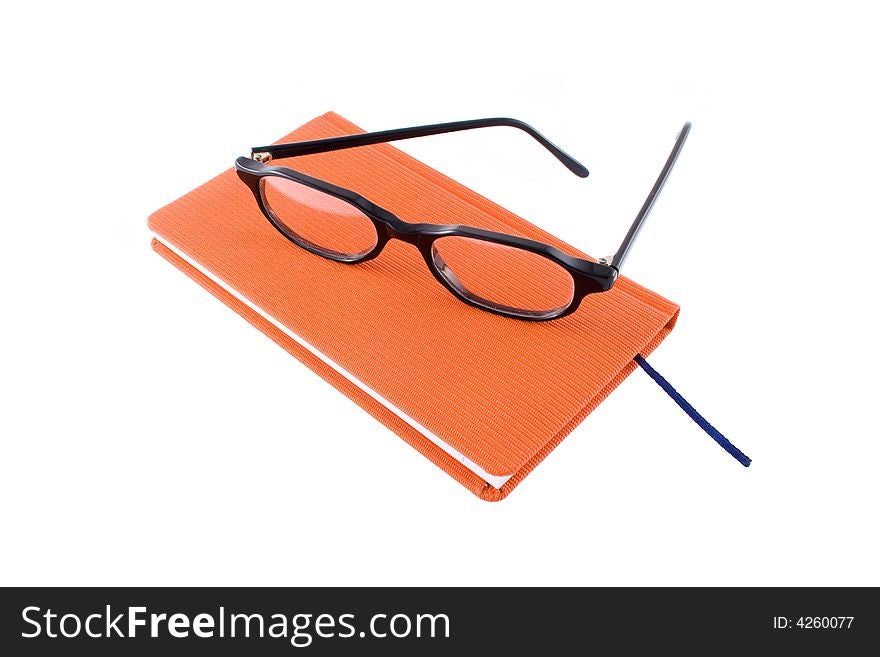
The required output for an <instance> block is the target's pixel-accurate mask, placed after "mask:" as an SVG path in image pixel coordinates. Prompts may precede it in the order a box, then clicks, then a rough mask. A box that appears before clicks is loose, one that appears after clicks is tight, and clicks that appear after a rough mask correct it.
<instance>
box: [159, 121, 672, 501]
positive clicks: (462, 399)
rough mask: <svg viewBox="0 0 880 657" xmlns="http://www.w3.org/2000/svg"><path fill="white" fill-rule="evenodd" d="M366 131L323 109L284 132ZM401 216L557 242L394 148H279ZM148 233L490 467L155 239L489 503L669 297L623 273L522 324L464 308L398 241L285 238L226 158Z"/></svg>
mask: <svg viewBox="0 0 880 657" xmlns="http://www.w3.org/2000/svg"><path fill="white" fill-rule="evenodd" d="M353 132H361V130H360V129H359V128H357V127H356V126H355V125H353V124H352V123H350V122H348V121H347V120H345V119H343V118H342V117H340V116H338V115H336V114H334V113H328V114H325V115H323V116H321V117H318V118H316V119H314V120H313V121H310V122H309V123H307V124H306V125H304V126H302V127H301V128H299V129H298V130H296V131H294V132H293V133H291V134H290V135H288V136H286V137H284V138H283V139H282V140H281V141H297V140H305V139H318V138H321V137H329V136H334V135H343V134H350V133H353ZM279 163H280V164H283V165H286V166H290V167H292V168H295V169H297V170H299V171H302V172H304V173H307V174H309V175H312V176H315V177H318V178H322V179H324V180H328V181H330V182H332V183H335V184H337V185H340V186H342V187H346V188H349V189H352V190H355V191H357V192H358V193H360V194H361V195H363V196H365V197H367V198H368V199H370V200H371V201H373V202H375V203H377V204H379V205H381V206H383V207H385V208H387V209H388V210H390V211H391V212H394V213H395V214H397V215H398V216H399V217H401V218H402V219H404V220H405V221H413V222H433V223H446V224H467V225H470V226H477V227H481V228H487V229H492V230H498V231H502V232H507V233H511V234H515V235H521V236H524V237H529V238H532V239H536V240H541V241H544V242H547V243H549V244H552V245H554V246H556V247H558V248H560V249H562V250H563V251H565V252H567V253H571V254H573V255H578V256H581V257H585V256H584V254H583V253H581V252H580V251H578V250H577V249H574V248H572V247H570V246H569V245H567V244H565V243H564V242H561V241H560V240H558V239H556V238H555V237H553V236H552V235H550V234H548V233H546V232H544V231H543V230H541V229H540V228H538V227H536V226H534V225H532V224H531V223H529V222H527V221H525V220H524V219H521V218H520V217H517V216H516V215H514V214H512V213H511V212H508V211H507V210H505V209H504V208H501V207H499V206H497V205H495V204H494V203H492V202H491V201H489V200H487V199H485V198H483V197H482V196H480V195H478V194H476V193H475V192H473V191H471V190H469V189H467V188H466V187H464V186H462V185H460V184H459V183H457V182H455V181H453V180H451V179H449V178H447V177H446V176H444V175H442V174H440V173H438V172H437V171H435V170H433V169H431V168H430V167H428V166H427V165H425V164H422V163H421V162H419V161H418V160H415V159H414V158H412V157H410V156H408V155H406V154H404V153H402V152H401V151H399V150H397V149H396V148H394V147H393V146H391V145H388V144H381V145H376V146H369V147H364V148H357V149H351V150H346V151H337V152H332V153H326V154H320V155H309V156H305V157H298V158H292V159H289V160H283V161H281V162H279ZM149 225H150V228H151V230H152V231H153V232H154V233H156V235H158V236H159V237H160V239H161V240H162V241H164V242H167V243H169V244H171V245H173V246H174V247H175V248H177V249H179V250H180V251H182V252H184V253H186V254H187V255H188V256H189V257H190V258H192V259H194V260H195V261H197V262H199V263H200V264H201V265H202V266H203V267H204V268H205V269H207V270H208V271H210V272H211V273H212V274H213V275H215V276H217V277H218V278H220V279H222V280H223V281H225V282H226V283H227V284H228V285H229V286H230V287H231V288H233V289H235V290H236V291H237V292H238V293H239V294H241V295H242V296H244V297H246V298H247V299H249V300H250V301H251V302H252V303H254V304H255V305H257V306H258V307H260V308H261V309H262V310H264V311H265V312H267V313H268V314H269V315H270V316H272V317H274V318H275V319H276V320H278V321H279V322H280V323H281V324H283V325H285V326H287V327H288V328H289V329H291V330H292V331H293V332H294V333H296V334H297V335H299V336H301V337H302V338H303V339H304V340H306V341H307V342H308V343H309V344H311V345H312V346H313V347H315V348H316V349H318V350H319V351H320V352H322V353H323V354H325V355H326V356H328V357H329V358H330V359H331V360H333V361H334V362H336V363H337V364H339V365H340V366H341V367H342V368H344V369H345V370H346V371H347V372H349V373H350V374H351V375H353V376H355V377H356V378H357V379H359V380H360V381H362V382H364V383H365V384H367V385H368V386H369V387H370V388H372V389H373V390H375V391H376V392H377V393H378V394H379V395H381V396H382V397H384V398H385V399H388V400H389V401H390V402H392V403H393V404H394V405H396V406H397V407H398V408H399V409H401V410H402V411H404V412H405V413H406V414H407V415H409V416H410V417H412V418H414V419H415V420H417V421H418V422H419V423H420V424H422V425H423V426H424V427H426V428H427V429H428V430H430V431H432V432H433V433H435V434H436V435H437V436H439V437H441V438H442V439H443V440H445V441H446V442H447V443H448V444H450V445H452V446H454V447H455V448H456V449H457V450H458V451H460V452H461V453H462V454H464V455H465V456H467V457H468V458H469V459H471V460H472V461H474V462H475V463H477V464H478V465H479V466H480V467H482V468H483V469H484V470H485V471H486V472H489V473H490V474H493V475H501V476H504V475H511V474H512V475H513V476H512V477H511V479H510V480H509V481H508V482H507V483H506V484H505V485H504V486H503V487H502V488H500V489H496V488H494V487H493V486H491V485H489V484H488V483H486V482H485V481H483V480H482V478H480V477H478V476H477V475H475V474H474V473H473V472H471V471H470V470H469V469H467V468H466V467H464V466H463V465H461V464H460V463H459V462H458V461H456V460H455V459H454V458H453V457H451V456H449V455H448V454H446V453H445V452H444V451H443V450H441V449H440V448H439V447H437V446H435V445H434V443H433V442H431V441H430V440H428V439H427V438H425V437H424V436H423V435H421V434H420V433H419V432H418V431H416V430H415V429H413V428H412V427H411V426H410V425H409V424H407V423H406V422H404V421H403V420H401V419H400V418H399V417H398V416H397V415H395V414H394V413H392V412H391V411H389V410H388V409H386V408H385V407H384V406H383V405H382V404H380V403H379V402H378V401H376V400H375V399H373V398H372V397H370V396H369V395H367V394H366V393H364V392H363V391H361V390H360V389H358V387H357V386H355V385H354V384H352V383H350V382H349V381H348V380H346V379H345V377H343V376H341V375H340V374H338V373H337V372H335V371H333V369H332V368H330V367H328V366H327V365H326V364H324V363H323V362H321V360H320V359H318V358H317V357H315V356H314V355H312V354H311V353H309V352H308V351H307V350H306V349H304V348H303V347H301V346H300V345H298V344H297V343H296V342H295V341H294V340H291V339H290V338H289V337H288V336H287V335H285V334H284V333H283V332H282V331H280V330H278V329H277V327H275V326H273V325H272V324H271V323H269V322H267V321H266V320H265V319H263V318H262V317H260V316H259V315H258V314H257V313H254V312H253V311H252V310H251V309H250V308H248V307H247V306H246V305H244V304H242V303H241V302H240V301H238V300H237V299H236V298H235V297H234V296H232V295H230V294H228V293H227V292H226V291H225V290H223V289H222V288H221V287H220V286H218V285H216V284H215V283H214V282H213V281H211V280H210V279H209V278H207V277H206V276H204V275H203V274H201V273H200V272H198V271H197V270H196V269H195V268H193V267H192V266H190V265H189V264H188V263H187V262H185V261H184V260H182V259H181V258H179V257H178V256H177V255H176V254H175V253H173V252H172V251H170V250H169V249H167V248H165V247H164V246H163V244H162V243H161V242H157V241H155V240H154V242H153V248H154V249H156V251H158V252H159V253H160V254H161V255H163V256H164V257H166V258H167V259H168V260H170V261H171V262H172V263H173V264H175V265H176V266H177V267H179V268H180V269H182V270H183V271H184V272H186V273H187V274H188V275H189V276H191V277H192V278H193V279H195V280H196V281H198V282H199V283H200V284H201V285H203V286H204V287H205V288H207V289H208V290H209V291H211V292H212V293H213V294H214V295H216V296H217V297H218V298H220V299H221V300H222V301H224V302H225V303H226V304H228V305H229V306H230V307H232V308H233V309H234V310H235V311H236V312H238V313H239V314H241V315H242V316H243V317H245V319H247V320H248V321H250V322H251V323H252V324H254V325H255V326H256V327H257V328H259V329H260V330H262V331H263V332H264V333H266V334H267V335H268V336H269V337H271V338H272V339H273V340H275V341H276V342H278V343H279V344H280V345H281V346H282V347H284V348H285V349H286V350H287V351H288V352H290V353H291V354H293V355H294V356H296V357H297V358H299V359H300V360H301V361H303V362H304V363H305V364H306V365H308V366H309V367H310V368H312V369H313V370H314V371H315V372H317V373H318V374H320V375H321V376H322V377H324V378H325V379H326V380H327V381H328V382H330V383H331V384H333V385H334V386H335V387H336V388H338V389H339V390H340V391H342V392H344V393H345V394H346V395H348V396H349V397H350V398H351V399H353V400H354V401H355V402H357V403H358V404H359V405H360V406H362V407H363V408H364V409H365V410H367V411H368V412H370V413H371V414H372V415H374V416H375V417H376V418H377V419H379V420H380V421H382V422H383V423H384V424H385V425H386V426H388V427H389V428H390V429H392V430H393V431H395V432H396V433H397V434H398V435H400V436H401V437H402V438H403V439H404V440H406V441H407V442H409V443H410V444H411V445H413V446H414V447H415V448H416V449H418V450H419V451H420V452H422V453H423V454H424V455H425V456H427V457H428V458H430V459H431V460H433V461H434V462H435V463H436V464H437V465H439V466H440V467H441V468H443V469H444V470H445V471H446V472H448V473H449V474H450V475H452V476H453V477H455V478H456V479H457V480H458V481H459V482H461V483H462V484H464V485H465V486H467V487H468V488H469V489H470V490H471V491H472V492H474V493H475V494H477V495H479V496H480V497H481V498H482V499H485V500H499V499H502V498H503V497H505V496H506V495H507V494H508V493H510V491H511V490H512V489H513V488H514V487H516V485H517V484H518V483H519V482H520V481H522V479H523V477H525V476H526V475H527V474H528V473H529V472H530V471H531V470H532V468H534V467H535V465H537V464H538V463H539V462H540V461H541V460H542V459H543V458H544V457H545V456H547V454H548V453H549V452H550V451H551V450H552V449H553V448H554V447H555V446H556V445H557V444H559V442H560V441H561V440H562V439H563V438H564V437H565V436H566V435H568V433H569V432H570V431H571V430H572V429H573V428H574V427H575V426H577V425H578V424H579V423H580V422H581V421H582V420H583V419H584V417H586V416H587V414H589V413H590V411H592V410H593V409H594V408H595V407H596V406H597V405H598V404H599V403H600V402H601V401H602V400H603V399H604V398H605V397H606V396H607V395H608V394H609V393H610V392H611V391H612V390H613V389H614V388H615V387H616V386H617V385H618V384H619V383H620V382H621V381H622V380H623V379H624V378H626V376H627V375H628V374H629V373H630V372H631V371H632V370H633V368H634V367H635V363H634V361H633V356H634V355H635V354H636V353H641V354H643V355H647V354H648V353H649V352H651V351H652V350H653V349H654V348H655V347H656V346H657V345H658V344H659V343H660V341H661V340H663V338H664V337H666V335H667V334H668V333H669V331H670V330H671V329H672V327H673V325H674V324H675V320H676V318H677V316H678V306H677V305H675V304H674V303H672V302H670V301H668V300H666V299H664V298H663V297H660V296H659V295H657V294H655V293H653V292H651V291H650V290H647V289H645V288H644V287H641V286H640V285H637V284H636V283H633V282H632V281H630V280H629V279H626V278H623V277H621V278H619V279H618V281H617V283H616V285H615V287H614V288H613V289H612V290H611V291H610V292H606V293H603V294H596V295H591V296H589V297H587V298H586V299H585V300H584V302H583V304H582V305H581V307H580V309H579V310H578V311H577V312H576V313H574V314H573V315H571V316H569V317H566V318H563V319H560V320H556V321H550V322H543V323H541V322H538V323H535V322H524V321H518V320H513V319H509V318H505V317H500V316H497V315H493V314H491V313H487V312H484V311H481V310H478V309H475V308H472V307H470V306H468V305H466V304H464V303H462V302H461V301H459V300H458V299H456V298H455V297H453V296H452V295H451V294H450V293H449V292H448V291H447V290H445V289H444V288H443V287H442V286H441V285H440V284H439V283H438V282H437V281H436V280H434V278H433V277H432V276H431V274H430V273H429V272H428V270H427V267H426V266H425V262H424V261H423V260H422V258H421V256H420V255H419V253H418V251H416V250H415V248H414V247H411V246H410V245H407V244H403V243H401V242H398V241H392V242H391V243H389V244H388V246H387V247H386V248H385V250H384V251H383V252H382V254H381V255H380V256H379V257H378V258H376V259H375V260H372V261H370V262H367V263H364V264H359V265H345V264H340V263H336V262H332V261H330V260H326V259H324V258H321V257H319V256H316V255H314V254H311V253H309V252H307V251H305V250H304V249H301V248H299V247H298V246H296V245H294V244H292V243H290V242H289V241H287V240H286V239H284V237H282V236H281V235H280V234H279V233H278V232H277V231H276V230H275V229H274V228H273V227H272V226H271V225H270V224H269V222H268V221H267V220H266V219H265V218H264V217H263V215H262V214H261V212H260V210H259V208H258V207H257V205H256V203H255V201H254V198H253V196H252V194H251V193H250V191H249V190H248V189H247V188H246V187H245V185H244V184H243V183H241V181H239V179H238V177H237V176H236V175H235V172H234V171H233V170H232V169H230V170H228V171H226V172H224V173H222V174H221V175H219V176H218V177H216V178H214V179H213V180H211V181H209V182H207V183H205V184H204V185H202V186H201V187H199V188H197V189H195V190H193V191H192V192H190V193H189V194H187V195H185V196H183V197H182V198H180V199H178V200H177V201H174V202H173V203H171V204H170V205H168V206H166V207H164V208H162V209H161V210H159V211H158V212H156V213H155V214H153V215H152V216H151V217H150V220H149Z"/></svg>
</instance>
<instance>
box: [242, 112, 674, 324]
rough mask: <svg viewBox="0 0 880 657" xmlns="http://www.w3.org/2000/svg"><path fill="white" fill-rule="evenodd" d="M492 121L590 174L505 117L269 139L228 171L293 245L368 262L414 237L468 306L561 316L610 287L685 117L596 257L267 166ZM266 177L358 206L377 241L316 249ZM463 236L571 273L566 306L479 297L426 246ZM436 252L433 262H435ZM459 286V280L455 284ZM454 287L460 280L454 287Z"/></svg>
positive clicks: (515, 314) (535, 317) (541, 317)
mask: <svg viewBox="0 0 880 657" xmlns="http://www.w3.org/2000/svg"><path fill="white" fill-rule="evenodd" d="M491 126H509V127H515V128H519V129H521V130H524V131H525V132H527V133H528V134H530V135H531V136H532V137H533V138H535V139H536V140H537V141H538V142H539V143H541V145H543V146H544V147H545V148H546V149H547V150H549V151H550V152H551V153H552V154H553V155H554V156H555V157H556V158H557V159H558V160H559V161H560V162H562V163H563V164H564V165H565V166H566V167H567V168H568V169H569V170H570V171H572V173H574V174H575V175H577V176H579V177H582V178H585V177H587V176H588V175H589V172H588V171H587V169H586V167H584V166H583V165H582V164H580V163H579V162H578V161H577V160H575V159H574V158H572V157H571V156H570V155H568V154H567V153H565V152H564V151H562V150H561V149H559V148H558V147H557V146H555V145H554V144H553V143H552V142H550V141H549V140H548V139H546V138H545V137H544V136H543V135H541V134H540V133H539V132H538V131H537V130H535V129H534V128H532V127H531V126H529V125H528V124H526V123H523V122H522V121H518V120H516V119H508V118H492V119H477V120H473V121H457V122H453V123H441V124H434V125H426V126H417V127H413V128H401V129H398V130H385V131H381V132H372V133H362V134H356V135H346V136H342V137H331V138H327V139H317V140H312V141H304V142H295V143H290V144H273V145H270V146H260V147H254V148H253V149H252V151H251V157H239V158H238V159H236V161H235V170H236V172H237V174H238V176H239V178H240V179H241V180H242V181H243V182H244V183H245V184H246V185H247V186H248V188H249V189H250V190H251V191H252V192H253V194H254V198H255V199H256V201H257V205H258V206H259V207H260V210H261V211H262V213H263V215H265V217H266V219H268V221H269V223H271V224H272V226H274V227H275V229H276V230H278V232H280V233H281V234H282V235H283V236H284V237H285V238H287V239H288V240H290V241H291V242H293V243H294V244H296V245H298V246H300V247H302V248H304V249H306V250H307V251H310V252H312V253H314V254H316V255H319V256H322V257H324V258H328V259H330V260H334V261H336V262H341V263H344V264H358V263H362V262H367V261H368V260H372V259H373V258H375V257H377V256H378V255H379V254H380V253H381V252H382V249H383V248H384V247H385V245H386V244H387V243H388V242H389V241H390V240H392V239H398V240H401V241H403V242H406V243H409V244H413V245H414V246H416V248H418V250H419V252H420V253H421V254H422V257H423V258H424V260H425V263H426V264H427V266H428V269H429V270H430V271H431V274H432V275H433V276H434V278H435V279H437V281H438V282H439V283H440V284H441V285H443V287H445V288H446V289H447V290H449V292H451V293H452V294H453V295H455V296H456V297H457V298H458V299H460V300H461V301H463V302H464V303H467V304H469V305H471V306H475V307H477V308H480V309H481V310H486V311H488V312H492V313H496V314H499V315H504V316H506V317H512V318H515V319H523V320H531V321H547V320H552V319H560V318H562V317H565V316H567V315H570V314H572V313H573V312H575V311H576V310H577V309H578V308H579V307H580V304H581V302H582V301H583V299H584V297H586V296H587V295H589V294H595V293H598V292H605V291H607V290H610V289H611V288H612V286H613V285H614V282H615V281H616V280H617V277H618V274H619V271H620V267H621V265H622V264H623V261H624V259H625V258H626V256H627V254H628V252H629V249H630V247H631V246H632V243H633V242H634V241H635V239H636V237H637V236H638V233H639V231H640V230H641V227H642V225H643V224H644V221H645V219H646V218H647V215H648V213H649V212H650V210H651V208H652V206H653V204H654V201H655V199H656V197H657V195H658V194H659V192H660V190H661V189H662V188H663V185H664V183H665V182H666V179H667V177H668V175H669V172H670V171H671V169H672V166H673V165H674V164H675V161H676V159H677V157H678V154H679V152H680V151H681V148H682V146H683V145H684V141H685V139H686V138H687V134H688V132H689V130H690V123H685V125H684V127H683V128H682V130H681V132H680V133H679V135H678V138H677V140H676V143H675V146H674V147H673V150H672V152H671V153H670V155H669V158H668V159H667V161H666V164H665V165H664V167H663V170H662V172H661V174H660V177H659V178H658V179H657V182H656V183H655V184H654V187H653V188H652V190H651V193H650V194H649V195H648V197H647V199H646V200H645V203H644V204H643V206H642V209H641V210H640V211H639V214H638V215H637V216H636V219H635V221H634V222H633V224H632V226H631V227H630V229H629V231H628V232H627V234H626V237H625V238H624V240H623V243H622V244H621V246H620V248H619V249H618V251H617V253H616V254H615V255H614V256H612V257H609V258H603V259H601V260H599V261H598V262H594V261H592V260H587V259H584V258H578V257H575V256H571V255H568V254H567V253H564V252H562V251H560V250H559V249H558V248H556V247H554V246H551V245H549V244H545V243H543V242H538V241H535V240H531V239H528V238H524V237H518V236H515V235H508V234H506V233H499V232H495V231H491V230H484V229H482V228H475V227H472V226H463V225H458V224H434V223H410V222H407V221H404V220H402V219H400V218H399V217H398V216H396V215H395V214H393V213H392V212H390V211H388V210H386V209H385V208H382V207H380V206H378V205H376V204H375V203H373V202H372V201H370V200H369V199H367V198H365V197H363V196H361V195H360V194H358V193H357V192H354V191H352V190H349V189H345V188H344V187H339V186H337V185H334V184H332V183H329V182H327V181H325V180H320V179H318V178H314V177H312V176H309V175H307V174H304V173H302V172H299V171H296V170H294V169H291V168H289V167H285V166H274V165H269V164H267V162H268V161H270V160H271V159H273V158H276V159H277V158H286V157H296V156H300V155H311V154H316V153H326V152H330V151H334V150H341V149H346V148H355V147H359V146H367V145H372V144H378V143H384V142H389V141H396V140H399V139H410V138H414V137H423V136H428V135H435V134H443V133H448V132H456V131H459V130H470V129H474V128H484V127H491ZM269 176H277V177H280V178H286V179H288V180H292V181H294V182H297V183H299V184H301V185H305V186H306V187H310V188H312V189H315V190H318V191H320V192H323V193H325V194H328V195H330V196H333V197H335V198H338V199H340V200H342V201H345V202H346V203H349V204H351V205H353V206H354V207H356V208H357V209H358V210H360V211H361V212H363V213H364V215H366V216H367V217H368V218H369V219H370V220H371V221H372V223H373V225H374V227H375V230H376V237H377V239H376V244H375V246H373V248H372V249H370V250H368V251H365V252H363V253H359V254H356V255H353V256H352V255H348V254H343V253H339V252H336V251H332V250H329V249H325V248H322V247H320V246H318V245H316V244H314V243H312V242H310V241H308V240H306V239H305V238H303V237H301V236H300V235H297V234H296V233H295V232H293V231H292V230H291V229H290V228H288V227H287V226H286V225H285V224H284V222H283V221H281V220H280V219H278V218H277V217H276V216H275V214H274V212H273V211H272V209H271V207H270V205H269V203H267V202H266V199H265V196H264V194H263V191H262V184H261V181H262V180H263V179H264V178H266V177H269ZM453 236H454V237H465V238H471V239H476V240H483V241H486V242H493V243H496V244H501V245H504V246H508V247H512V248H518V249H522V250H525V251H529V252H531V253H535V254H538V255H540V256H542V257H545V258H547V259H548V260H550V261H552V262H554V263H556V264H557V265H558V266H560V267H562V268H563V269H564V270H565V271H566V272H568V274H569V275H570V276H571V277H572V280H573V283H574V285H573V293H572V299H571V301H570V302H569V304H568V305H567V306H563V307H560V308H554V309H552V310H547V311H530V310H524V309H520V308H513V307H510V306H505V305H501V304H497V303H494V302H492V301H490V300H488V299H483V298H482V297H479V296H477V295H475V294H473V293H470V292H469V291H468V290H467V288H466V287H465V286H464V285H462V284H461V283H460V282H457V277H456V276H455V274H454V273H453V272H451V271H450V270H449V269H448V268H447V267H445V265H444V263H443V262H442V258H441V257H440V255H439V253H438V252H437V251H436V250H435V249H432V247H433V244H434V242H435V241H436V240H438V239H440V238H442V237H453ZM438 258H439V260H440V261H439V262H438ZM457 285H458V286H457ZM459 286H460V287H459Z"/></svg>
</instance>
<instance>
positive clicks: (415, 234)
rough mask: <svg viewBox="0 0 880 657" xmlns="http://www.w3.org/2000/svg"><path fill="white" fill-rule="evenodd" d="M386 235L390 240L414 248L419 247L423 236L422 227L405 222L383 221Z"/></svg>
mask: <svg viewBox="0 0 880 657" xmlns="http://www.w3.org/2000/svg"><path fill="white" fill-rule="evenodd" d="M382 224H383V227H384V229H385V234H386V235H387V236H388V239H389V240H400V241H402V242H406V243H407V244H412V245H413V246H419V242H420V240H421V235H422V232H423V231H422V226H421V225H419V224H410V223H407V222H405V221H400V220H397V221H383V222H382Z"/></svg>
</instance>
